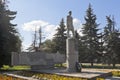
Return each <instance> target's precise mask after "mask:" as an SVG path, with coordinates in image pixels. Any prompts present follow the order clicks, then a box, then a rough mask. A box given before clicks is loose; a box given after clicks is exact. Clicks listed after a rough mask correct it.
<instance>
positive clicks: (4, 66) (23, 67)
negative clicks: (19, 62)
mask: <svg viewBox="0 0 120 80" xmlns="http://www.w3.org/2000/svg"><path fill="white" fill-rule="evenodd" d="M30 69H31V67H30V66H13V67H10V66H9V65H3V67H2V68H1V70H30Z"/></svg>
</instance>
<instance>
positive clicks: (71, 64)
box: [66, 38, 78, 72]
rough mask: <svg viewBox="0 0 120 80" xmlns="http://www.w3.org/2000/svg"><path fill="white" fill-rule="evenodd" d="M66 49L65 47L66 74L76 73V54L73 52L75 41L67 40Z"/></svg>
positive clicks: (72, 39)
mask: <svg viewBox="0 0 120 80" xmlns="http://www.w3.org/2000/svg"><path fill="white" fill-rule="evenodd" d="M66 42H67V43H66V47H67V51H66V52H67V60H66V63H67V71H68V72H76V70H77V69H76V62H78V58H77V57H78V54H77V53H76V50H75V39H74V38H68V39H67V40H66Z"/></svg>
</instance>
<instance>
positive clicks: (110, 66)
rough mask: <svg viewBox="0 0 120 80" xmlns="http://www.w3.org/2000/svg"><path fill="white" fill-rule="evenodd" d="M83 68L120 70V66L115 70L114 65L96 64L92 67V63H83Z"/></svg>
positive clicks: (117, 65)
mask: <svg viewBox="0 0 120 80" xmlns="http://www.w3.org/2000/svg"><path fill="white" fill-rule="evenodd" d="M82 67H83V68H97V69H120V64H116V66H115V67H114V68H113V66H112V65H107V64H101V63H99V64H98V63H94V66H91V64H90V63H82Z"/></svg>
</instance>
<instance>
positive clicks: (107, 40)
mask: <svg viewBox="0 0 120 80" xmlns="http://www.w3.org/2000/svg"><path fill="white" fill-rule="evenodd" d="M106 19H107V24H106V26H105V28H104V47H105V57H107V59H106V60H107V63H108V64H111V63H112V64H113V67H115V64H116V63H117V61H118V55H119V54H120V53H119V51H120V33H119V31H118V30H116V29H115V21H114V18H113V19H111V18H110V16H106Z"/></svg>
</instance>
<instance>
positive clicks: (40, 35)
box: [39, 27, 42, 48]
mask: <svg viewBox="0 0 120 80" xmlns="http://www.w3.org/2000/svg"><path fill="white" fill-rule="evenodd" d="M39 41H40V42H39V48H40V46H41V43H42V29H41V27H40V29H39Z"/></svg>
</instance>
